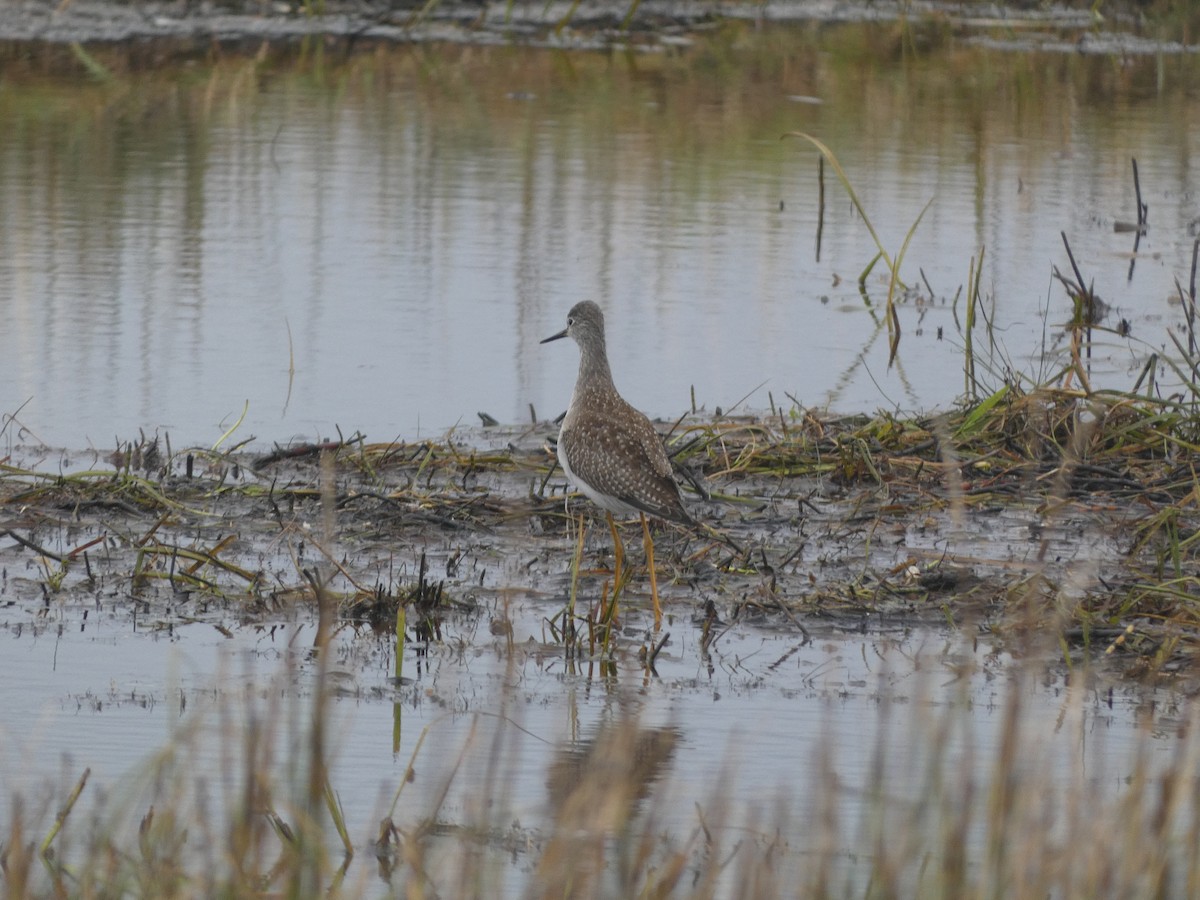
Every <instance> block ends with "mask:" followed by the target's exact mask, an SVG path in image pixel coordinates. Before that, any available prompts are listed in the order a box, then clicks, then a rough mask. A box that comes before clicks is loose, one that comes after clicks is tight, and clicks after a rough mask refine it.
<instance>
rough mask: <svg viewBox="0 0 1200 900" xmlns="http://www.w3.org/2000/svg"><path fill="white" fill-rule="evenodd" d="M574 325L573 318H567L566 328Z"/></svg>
mask: <svg viewBox="0 0 1200 900" xmlns="http://www.w3.org/2000/svg"><path fill="white" fill-rule="evenodd" d="M574 324H575V317H574V316H567V327H568V328H570V327H571V326H572V325H574Z"/></svg>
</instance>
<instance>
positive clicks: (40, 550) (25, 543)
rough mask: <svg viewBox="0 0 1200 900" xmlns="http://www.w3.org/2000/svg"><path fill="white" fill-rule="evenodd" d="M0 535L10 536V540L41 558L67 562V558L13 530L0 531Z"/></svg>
mask: <svg viewBox="0 0 1200 900" xmlns="http://www.w3.org/2000/svg"><path fill="white" fill-rule="evenodd" d="M0 534H6V535H8V536H9V537H10V538H12V539H13V540H14V541H16V542H17V543H18V544H20V545H21V546H22V547H25V548H26V549H29V550H32V551H33V552H34V553H37V554H39V555H40V556H45V557H47V558H48V559H52V560H54V561H55V562H63V561H64V560H66V557H65V556H60V555H59V554H57V553H54V552H53V551H51V550H47V549H46V548H45V547H42V546H40V545H38V544H35V543H34V542H33V541H31V540H29V538H25V537H21V535H19V534H17V533H16V532H15V531H13V530H12V529H11V528H6V529H5V530H4V531H0Z"/></svg>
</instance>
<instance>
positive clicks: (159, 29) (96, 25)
mask: <svg viewBox="0 0 1200 900" xmlns="http://www.w3.org/2000/svg"><path fill="white" fill-rule="evenodd" d="M629 13H630V7H629V6H628V5H627V4H623V3H616V2H584V3H580V4H578V5H574V4H570V3H563V2H554V3H549V4H544V3H540V2H539V3H516V4H508V3H503V2H491V3H462V2H442V3H437V4H434V5H427V4H418V3H409V2H405V3H400V4H395V3H381V2H370V0H364V2H356V3H355V2H341V0H330V2H322V3H319V4H305V3H289V2H275V3H266V2H227V3H191V2H170V3H165V2H132V3H117V2H103V0H68V2H67V3H62V4H57V5H55V4H47V3H41V2H36V0H23V2H10V3H6V4H5V5H4V13H3V15H2V16H0V42H8V43H13V44H49V45H56V44H65V45H69V44H75V43H79V44H89V43H90V44H98V43H99V44H136V43H146V42H156V41H157V42H163V41H167V42H177V43H180V44H181V45H182V46H183V47H187V46H189V45H194V46H196V47H199V46H202V45H205V44H208V45H212V44H214V43H215V44H230V43H233V44H238V43H253V42H259V41H273V42H278V41H300V40H309V39H312V38H316V37H321V38H327V39H335V40H341V41H349V42H352V43H353V42H356V41H367V42H371V41H384V42H394V43H417V42H430V41H447V42H459V43H472V44H508V43H518V44H521V45H526V46H533V47H559V48H566V49H601V48H613V47H632V48H637V49H656V48H657V49H661V48H664V47H670V46H675V45H678V44H680V43H687V41H688V35H689V33H691V32H694V31H696V30H697V29H703V28H706V27H710V26H713V25H715V24H717V23H719V22H721V21H724V20H741V21H747V22H753V23H766V22H777V23H783V22H791V23H800V22H814V23H836V22H858V23H864V22H892V21H896V20H899V19H902V18H912V19H917V20H927V21H931V22H937V23H940V24H941V25H943V26H944V27H947V28H949V29H952V30H954V31H957V32H959V33H961V34H963V35H964V36H967V37H972V38H973V39H978V40H982V41H993V42H995V43H996V46H998V47H1003V46H1005V42H1007V43H1009V44H1011V43H1013V41H1014V40H1015V41H1016V43H1017V44H1019V49H1040V50H1050V51H1060V52H1095V53H1114V52H1119V53H1126V54H1139V53H1162V52H1197V50H1200V47H1197V46H1194V45H1193V46H1188V45H1187V44H1185V43H1182V42H1177V41H1170V40H1165V41H1164V40H1160V39H1154V38H1152V37H1149V36H1146V35H1143V34H1142V33H1141V31H1142V30H1143V27H1144V24H1145V23H1144V22H1143V21H1142V20H1141V17H1140V16H1139V15H1138V14H1137V13H1136V10H1135V11H1134V12H1125V13H1122V12H1119V11H1109V10H1107V9H1106V15H1107V18H1106V19H1105V20H1104V21H1103V26H1102V27H1103V30H1099V29H1098V25H1100V23H1099V22H1098V20H1097V19H1095V17H1093V16H1092V15H1091V14H1090V13H1089V11H1088V10H1087V9H1086V8H1081V9H1070V8H1066V7H1061V6H1055V7H1037V8H1033V7H1031V8H1007V7H997V6H992V5H987V6H976V5H970V4H968V5H963V4H957V3H942V2H917V3H897V2H891V0H880V2H856V0H850V2H833V0H806V2H768V3H762V4H741V3H722V2H688V3H683V2H664V0H646V2H643V3H639V4H637V7H636V15H635V16H633V17H630V18H628V20H627V16H629ZM997 30H999V31H1001V32H1002V34H1000V35H997V36H995V37H992V36H990V33H991V32H993V31H997ZM1014 48H1016V47H1015V46H1014ZM10 52H11V51H10Z"/></svg>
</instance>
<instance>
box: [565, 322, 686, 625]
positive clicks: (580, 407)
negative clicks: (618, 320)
mask: <svg viewBox="0 0 1200 900" xmlns="http://www.w3.org/2000/svg"><path fill="white" fill-rule="evenodd" d="M565 337H570V338H574V339H575V343H576V344H578V345H579V376H578V378H576V380H575V390H574V392H573V393H572V394H571V405H570V406H568V407H567V414H566V416H565V417H564V418H563V422H562V429H561V430H560V431H559V433H558V462H559V465H561V466H562V468H563V472H565V473H566V475H567V479H568V480H570V481H571V482H572V483H573V484H574V485H575V486H576V487H577V488H578V489H579V490H580V491H582V492H583V493H584V494H585V495H586V496H587V497H588V498H589V499H590V500H591V501H592V502H593V503H595V504H596V505H597V506H599V507H600V508H601V509H603V510H604V512H605V515H606V516H607V517H608V527H609V530H610V531H611V532H612V536H613V554H614V556H615V564H616V565H615V569H614V572H615V574H614V579H619V578H620V572H621V560H622V556H623V549H622V545H621V540H620V537H619V536H618V534H617V526H616V523H615V522H614V521H613V513H617V514H618V515H633V514H634V513H637V514H638V515H639V516H640V517H641V520H642V537H643V546H644V547H645V548H646V565H647V567H648V568H649V571H650V594H651V596H652V598H653V600H654V623H655V625H656V626H657V625H658V624H659V623H660V622H661V621H662V609H661V607H660V606H659V602H658V579H657V577H656V575H655V571H654V542H653V541H652V540H651V538H650V526H649V525H648V524H647V522H646V516H647V515H651V516H656V517H658V518H660V519H668V520H670V521H672V522H680V523H683V524H685V525H691V524H694V523H693V521H692V517H691V516H690V515H688V511H687V508H686V507H685V506H684V505H683V498H682V496H681V495H680V493H679V485H678V483H676V481H675V475H674V473H673V472H672V471H671V462H670V460H668V459H667V452H666V450H665V449H664V448H663V442H662V438H660V437H659V436H658V432H656V431H655V430H654V426H653V425H651V424H650V420H649V419H647V418H646V417H645V416H644V415H643V414H642V413H640V412H638V411H637V410H636V409H634V408H633V407H632V406H630V405H629V404H628V403H627V402H625V399H624V398H623V397H622V396H621V395H620V394H619V393H617V388H616V386H615V385H614V384H613V379H612V370H611V369H610V368H609V365H608V352H607V350H606V348H605V343H604V313H602V312H601V311H600V307H599V306H597V305H596V304H595V303H593V302H592V301H590V300H584V301H583V302H582V303H576V304H575V306H573V307H572V308H571V311H570V312H569V313H568V314H567V327H566V328H564V329H563V330H562V331H560V332H559V333H558V334H555V335H551V336H550V337H548V338H546V339H545V340H544V341H542V343H543V344H547V343H549V342H550V341H557V340H559V339H560V338H565ZM614 592H615V585H614Z"/></svg>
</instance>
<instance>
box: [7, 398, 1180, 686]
mask: <svg viewBox="0 0 1200 900" xmlns="http://www.w3.org/2000/svg"><path fill="white" fill-rule="evenodd" d="M1045 411H1046V413H1047V415H1050V414H1051V409H1050V408H1049V407H1047V408H1046V410H1045ZM1059 414H1062V413H1061V410H1060V411H1059ZM1060 424H1062V423H1061V422H1060ZM1067 424H1068V425H1069V420H1067ZM950 427H951V426H949V425H947V424H946V423H945V422H944V421H943V422H941V424H939V423H938V421H935V420H929V421H926V422H924V423H918V422H909V423H900V422H897V421H895V420H890V419H886V418H885V419H867V418H863V417H856V418H847V419H824V420H820V419H817V418H816V417H813V416H806V417H803V418H795V417H792V418H791V419H790V420H789V418H788V417H783V416H779V417H776V418H775V419H774V420H772V419H770V418H767V419H724V420H718V421H713V420H708V421H703V422H701V421H683V422H680V423H678V424H677V426H676V431H675V433H674V438H673V443H672V448H673V450H674V452H675V459H676V464H677V466H678V468H679V470H680V473H681V478H682V480H684V482H685V483H687V482H691V483H692V485H694V486H693V487H691V488H689V490H688V492H687V493H688V494H689V502H690V505H691V509H692V512H693V514H694V515H695V516H696V517H697V519H699V520H700V522H702V523H703V524H702V527H701V528H698V529H689V528H684V527H681V526H676V525H670V524H663V523H658V524H657V525H656V527H655V529H654V536H655V547H656V551H655V552H656V557H657V567H656V570H657V573H658V586H659V592H660V595H661V598H662V606H663V610H664V613H665V619H664V622H663V623H662V625H661V627H660V628H659V629H656V628H655V627H654V619H653V615H652V612H651V603H650V599H651V598H650V585H649V581H648V578H647V572H646V567H645V556H644V554H643V552H642V548H641V543H642V541H641V530H640V528H639V527H638V525H637V523H636V522H633V523H625V524H624V525H623V526H622V529H621V531H622V534H623V538H622V542H623V544H624V546H625V550H626V561H627V568H626V570H623V574H625V575H626V577H627V579H628V580H627V583H626V584H625V586H624V588H623V590H622V591H621V595H620V603H619V614H618V617H617V622H616V623H615V625H616V628H615V630H614V631H613V635H614V636H615V638H616V639H615V640H613V641H610V642H608V643H604V644H600V643H597V638H596V635H597V634H602V633H604V621H605V616H606V614H607V609H608V604H609V601H610V599H611V596H612V590H613V582H614V578H613V564H614V556H613V542H612V538H611V536H610V534H609V532H608V529H607V527H606V525H605V523H604V520H603V518H602V517H601V516H600V514H599V513H598V511H597V510H596V509H595V508H594V507H592V506H591V505H590V504H589V503H588V502H587V501H586V500H585V499H583V498H582V497H579V496H576V495H571V496H568V495H567V493H566V484H565V481H564V478H563V476H562V473H561V472H560V471H557V470H556V469H555V466H554V456H553V446H552V442H553V436H554V432H555V429H554V427H553V425H552V424H551V423H541V424H539V425H537V426H533V427H530V428H526V429H514V428H489V429H481V430H476V431H473V432H470V433H466V432H461V433H456V434H454V435H451V436H449V437H447V438H445V439H442V440H438V441H425V442H417V443H405V444H388V445H383V444H370V443H367V442H365V441H364V440H361V439H359V438H358V437H357V436H356V437H354V438H352V439H347V440H345V441H337V442H332V443H329V444H325V445H301V446H296V447H289V448H279V449H277V450H276V451H274V452H268V453H263V452H259V453H251V452H245V451H236V452H224V453H222V452H214V451H202V450H178V449H176V450H170V449H169V448H168V447H167V445H166V441H165V440H162V439H158V438H155V439H149V440H148V439H146V438H144V437H143V438H140V439H139V440H138V441H136V442H133V443H127V444H123V445H122V446H121V448H120V449H119V450H118V451H116V452H114V453H111V454H99V453H96V452H83V453H62V452H50V451H45V450H42V451H32V450H15V451H14V452H13V453H12V454H10V455H9V456H8V458H7V460H6V468H5V469H4V472H3V478H2V479H0V535H2V537H0V566H2V568H3V573H4V574H3V581H2V582H0V607H2V608H3V609H4V610H5V612H4V619H5V621H6V623H7V626H8V627H9V628H10V629H11V628H13V627H37V622H38V621H39V619H46V620H56V619H57V618H58V615H57V614H58V613H61V612H64V611H70V610H71V609H74V610H75V612H76V613H77V614H80V615H83V616H84V617H85V618H86V615H87V614H88V611H93V612H94V613H95V614H100V613H101V612H102V611H104V610H107V611H108V613H109V614H117V615H126V616H129V617H139V618H140V619H141V621H142V623H143V625H145V623H146V622H147V621H152V622H153V623H154V626H153V627H155V628H160V629H166V630H169V629H171V628H172V627H175V626H177V625H179V624H184V623H190V622H195V621H205V620H206V618H207V619H209V620H211V621H213V622H219V621H222V620H223V619H225V617H227V616H228V614H229V613H230V611H231V610H233V611H237V613H238V615H239V616H241V617H242V619H243V620H244V621H246V622H253V621H258V622H261V623H270V622H271V621H278V620H279V619H280V618H281V617H290V616H295V615H301V616H308V615H315V611H316V609H317V606H318V602H317V601H318V598H325V599H328V600H329V601H330V602H332V603H333V604H335V605H336V609H337V616H338V621H339V623H340V626H341V627H352V628H366V629H368V630H370V629H374V630H377V631H382V632H387V631H390V630H393V629H394V628H395V627H396V612H397V610H398V609H399V608H400V607H404V608H405V609H406V610H407V611H408V618H407V625H406V627H407V629H408V631H407V633H408V637H409V639H410V640H414V641H417V642H436V641H437V640H439V639H440V638H441V634H440V632H439V627H440V626H439V623H440V621H441V620H442V618H443V617H444V616H446V615H451V614H453V615H459V614H467V615H478V616H480V617H482V619H483V620H484V621H485V622H486V623H487V625H488V627H489V629H490V630H491V633H492V634H493V635H504V634H505V633H509V632H511V624H510V623H508V622H507V620H506V615H505V612H504V611H505V609H506V608H507V607H509V606H510V605H513V604H518V603H519V604H522V605H525V606H528V605H531V604H532V605H534V606H535V607H537V608H539V609H541V610H543V622H544V630H543V636H542V637H543V639H544V642H545V645H546V647H547V648H550V650H549V652H562V651H563V650H564V649H566V650H567V651H568V652H579V653H582V654H583V655H585V656H589V657H591V658H597V657H604V658H609V659H612V658H616V655H617V654H621V655H622V658H624V659H627V660H628V659H632V658H634V657H635V656H636V657H637V658H639V659H641V660H643V662H645V663H646V664H647V665H648V666H650V665H652V663H653V654H654V652H655V648H656V647H657V648H660V649H661V641H662V639H663V637H664V635H666V634H669V633H671V632H674V635H675V639H676V640H678V639H679V637H680V635H681V634H682V633H684V632H686V633H687V634H688V635H689V636H690V638H691V639H693V640H694V641H695V642H696V644H697V645H698V646H699V647H700V648H701V649H702V651H706V650H707V649H708V648H709V647H710V646H711V645H712V643H713V642H717V641H720V639H721V635H722V633H723V632H724V630H725V629H727V628H728V627H729V626H730V625H733V624H739V625H747V624H749V625H755V626H759V627H763V628H768V629H777V630H782V631H783V632H785V633H789V634H793V635H795V636H797V638H798V639H800V640H807V639H810V638H811V637H812V636H814V635H828V634H834V633H840V634H845V633H847V632H864V631H868V632H869V631H878V632H888V631H907V630H911V629H914V628H920V627H928V626H936V625H949V626H952V627H954V628H958V629H963V628H965V629H974V630H976V631H977V633H978V634H980V635H981V636H986V637H987V639H989V640H993V641H995V642H997V644H998V645H1001V646H1005V647H1006V648H1007V649H1008V651H1010V652H1017V653H1021V652H1026V651H1028V650H1029V649H1030V648H1031V647H1032V646H1033V643H1035V642H1036V643H1037V645H1038V648H1039V649H1040V650H1041V651H1045V650H1046V649H1047V647H1049V648H1050V649H1051V650H1052V652H1054V653H1061V654H1063V661H1064V662H1065V663H1070V662H1071V661H1072V660H1082V659H1091V660H1093V661H1096V662H1099V663H1102V664H1107V665H1111V666H1114V667H1116V669H1117V671H1119V672H1120V673H1121V674H1123V675H1130V676H1134V675H1136V676H1153V677H1156V678H1163V677H1165V678H1171V679H1174V678H1179V677H1181V676H1189V675H1190V673H1191V669H1192V659H1193V652H1194V644H1195V638H1196V636H1197V633H1198V632H1197V630H1196V627H1195V622H1194V620H1193V617H1192V613H1191V606H1192V605H1191V603H1190V600H1189V597H1188V592H1189V591H1190V589H1191V588H1190V587H1189V585H1190V576H1189V575H1188V574H1187V571H1188V569H1189V568H1190V567H1189V565H1188V560H1187V551H1186V545H1187V542H1186V540H1185V541H1184V550H1183V555H1182V557H1181V556H1180V550H1179V542H1180V540H1181V538H1180V534H1181V532H1180V529H1181V528H1182V529H1184V532H1183V533H1184V534H1186V533H1190V532H1186V528H1187V526H1186V523H1185V522H1184V521H1183V520H1182V519H1180V513H1179V512H1178V504H1179V502H1180V500H1181V498H1185V497H1186V495H1187V492H1188V491H1189V490H1190V487H1189V485H1190V484H1191V479H1190V477H1188V476H1186V473H1185V472H1184V471H1183V470H1182V469H1180V468H1179V467H1178V465H1176V464H1172V463H1169V462H1167V461H1164V460H1151V461H1150V462H1149V463H1148V464H1147V465H1146V466H1145V467H1135V466H1132V465H1128V464H1127V465H1124V466H1122V467H1121V468H1120V469H1118V468H1117V467H1116V466H1114V465H1112V464H1110V463H1106V462H1102V461H1095V462H1089V461H1087V460H1077V461H1075V462H1069V463H1064V462H1063V460H1062V459H1061V458H1058V459H1055V458H1053V457H1052V456H1051V454H1050V452H1049V447H1047V455H1046V457H1045V458H1044V459H1031V458H1029V457H1028V456H1026V458H1025V459H1023V460H1021V461H1018V460H1017V459H1016V457H1014V456H1013V455H1012V453H1011V452H1010V451H1004V450H1001V449H999V448H997V449H994V450H993V451H991V452H989V453H985V454H978V455H976V454H974V453H972V454H970V455H967V454H964V455H962V456H955V455H953V454H951V453H950V452H949V451H947V450H945V449H944V448H945V447H946V446H949V442H948V441H947V440H945V439H946V438H948V435H949V433H950V432H947V431H946V429H947V428H950ZM960 427H961V426H960ZM939 434H941V435H943V439H939V437H938V435H939ZM1095 440H1100V439H1099V438H1095ZM697 488H698V489H699V490H703V491H704V492H705V493H706V494H707V495H708V499H703V498H702V497H700V496H699V494H698V491H697ZM581 525H582V528H583V539H582V541H580V540H579V537H580V534H579V529H580V527H581ZM1173 542H1174V543H1173ZM578 548H581V555H580V558H579V562H578V574H577V575H575V574H574V573H575V569H574V560H575V556H576V552H577V549H578ZM1173 560H1174V561H1173ZM1173 565H1174V566H1176V569H1175V573H1176V574H1175V576H1174V577H1173V575H1172V566H1173ZM573 592H574V598H575V599H574V606H573V607H572V606H571V605H570V603H571V597H572V594H573ZM570 609H573V610H574V612H573V614H571V613H570V612H569V610H570ZM52 613H53V614H54V615H52ZM589 635H590V638H589Z"/></svg>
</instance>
